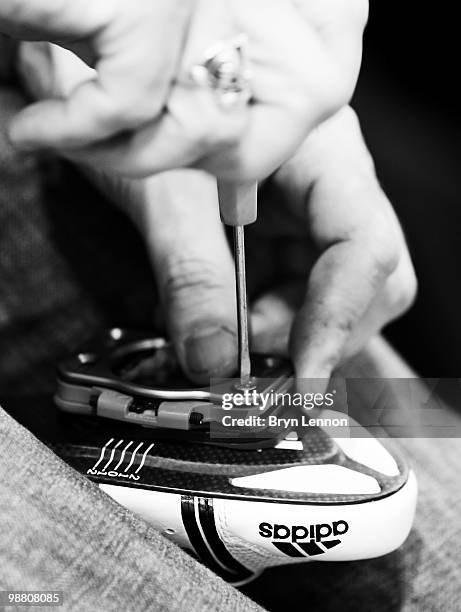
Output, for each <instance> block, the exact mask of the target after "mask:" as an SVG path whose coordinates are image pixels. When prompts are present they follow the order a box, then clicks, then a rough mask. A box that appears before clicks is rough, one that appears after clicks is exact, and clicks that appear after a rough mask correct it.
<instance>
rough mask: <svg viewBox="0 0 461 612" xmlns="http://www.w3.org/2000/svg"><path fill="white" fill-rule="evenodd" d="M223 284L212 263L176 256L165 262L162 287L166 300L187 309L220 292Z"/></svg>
mask: <svg viewBox="0 0 461 612" xmlns="http://www.w3.org/2000/svg"><path fill="white" fill-rule="evenodd" d="M223 283H224V280H223V278H222V275H221V276H220V275H219V273H218V270H217V269H216V267H215V266H214V265H213V263H211V262H208V261H204V260H203V259H201V258H187V257H185V256H178V257H176V258H174V259H171V260H170V261H169V262H167V265H166V271H165V273H164V278H163V282H162V285H163V290H164V293H165V295H166V298H167V300H169V301H170V302H173V303H175V304H180V305H184V307H185V308H187V307H189V306H190V305H191V304H192V305H194V304H197V303H201V302H202V301H203V300H204V299H206V296H210V294H211V295H214V296H216V294H217V293H219V292H222V290H223V289H224V284H223Z"/></svg>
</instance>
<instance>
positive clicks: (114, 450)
mask: <svg viewBox="0 0 461 612" xmlns="http://www.w3.org/2000/svg"><path fill="white" fill-rule="evenodd" d="M114 442H115V440H114V438H111V439H110V440H109V441H108V442H107V443H106V444H105V445H104V446H103V447H102V449H101V454H100V455H99V459H98V460H97V461H96V463H95V464H94V465H93V467H92V468H90V469H89V470H87V471H86V473H87V474H88V475H90V476H106V477H109V478H124V479H126V480H139V479H140V478H141V476H140V475H139V472H140V471H141V470H142V468H143V467H144V463H145V461H146V457H147V456H148V454H149V452H150V450H151V449H152V448H153V446H154V444H151V445H150V446H148V447H147V448H146V449H144V442H140V443H139V444H138V445H137V446H136V447H135V448H134V442H133V441H130V442H128V443H127V444H126V445H125V446H124V445H123V444H124V442H123V440H119V441H118V442H117V443H115V444H113V443H114ZM146 446H147V445H146ZM106 451H107V454H106Z"/></svg>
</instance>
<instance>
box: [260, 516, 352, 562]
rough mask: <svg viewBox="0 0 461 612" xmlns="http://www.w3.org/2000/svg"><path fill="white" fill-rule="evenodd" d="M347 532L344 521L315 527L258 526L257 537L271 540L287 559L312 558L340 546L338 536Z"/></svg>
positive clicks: (347, 526)
mask: <svg viewBox="0 0 461 612" xmlns="http://www.w3.org/2000/svg"><path fill="white" fill-rule="evenodd" d="M348 531H349V525H348V524H347V523H346V521H334V522H333V523H319V524H316V525H292V526H291V527H288V526H287V525H279V524H274V525H272V524H271V523H260V524H259V535H260V536H261V537H262V538H271V539H272V544H273V545H274V546H275V548H277V550H279V551H280V552H282V553H283V554H285V555H287V556H288V557H313V556H315V555H322V554H323V553H326V552H327V550H330V549H331V548H334V547H335V546H338V544H341V540H340V539H339V538H338V536H342V535H344V534H345V533H347V532H348Z"/></svg>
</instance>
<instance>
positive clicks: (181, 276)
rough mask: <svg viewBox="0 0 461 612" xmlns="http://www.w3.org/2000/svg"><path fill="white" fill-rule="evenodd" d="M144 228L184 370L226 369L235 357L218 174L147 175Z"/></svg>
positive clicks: (201, 377)
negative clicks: (217, 180)
mask: <svg viewBox="0 0 461 612" xmlns="http://www.w3.org/2000/svg"><path fill="white" fill-rule="evenodd" d="M144 197H145V200H146V202H147V203H148V206H145V207H144V208H143V210H144V213H143V214H144V217H143V221H142V226H143V234H144V236H145V239H146V241H147V246H148V249H149V252H150V256H151V259H152V263H153V267H154V270H155V273H156V278H157V283H158V287H159V293H160V295H161V298H162V301H163V307H164V312H165V315H166V318H167V323H168V327H169V331H170V335H171V338H172V340H173V342H174V346H175V348H176V351H177V354H178V357H179V359H180V361H181V364H182V365H183V367H184V369H185V371H186V373H187V374H188V375H189V377H190V378H191V379H192V380H194V381H196V382H199V383H207V382H209V379H210V377H221V376H230V375H233V374H234V373H235V369H236V364H237V335H236V305H235V291H234V287H235V279H234V269H233V262H232V256H231V253H230V250H229V247H228V244H227V241H226V238H225V235H224V231H223V226H222V224H221V222H220V218H219V210H218V204H217V190H216V181H214V180H213V179H212V178H211V177H208V176H207V175H205V174H203V173H199V172H194V171H180V172H178V171H177V172H172V173H168V174H164V175H160V176H158V177H154V178H152V179H149V180H148V181H147V182H146V190H145V196H144Z"/></svg>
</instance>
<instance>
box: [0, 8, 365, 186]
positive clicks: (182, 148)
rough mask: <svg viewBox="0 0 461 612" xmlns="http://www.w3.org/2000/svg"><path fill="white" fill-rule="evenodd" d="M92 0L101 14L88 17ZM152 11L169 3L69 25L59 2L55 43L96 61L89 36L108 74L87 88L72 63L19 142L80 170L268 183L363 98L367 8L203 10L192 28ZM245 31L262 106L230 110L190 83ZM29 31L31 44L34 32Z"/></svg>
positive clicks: (20, 127)
mask: <svg viewBox="0 0 461 612" xmlns="http://www.w3.org/2000/svg"><path fill="white" fill-rule="evenodd" d="M42 1H43V0H22V1H20V0H15V1H13V0H3V2H2V7H1V8H0V16H1V15H2V13H3V14H4V15H5V14H6V15H7V14H8V6H10V5H12V6H18V5H24V6H26V5H27V6H29V5H31V6H32V5H39V4H40V5H41V4H42ZM86 2H88V3H90V5H89V6H90V8H88V10H87V11H86V12H85V11H84V10H83V5H85V3H86ZM147 4H148V5H149V6H151V5H152V6H157V4H158V3H154V4H152V3H147V0H145V1H141V2H137V3H136V6H134V5H131V4H130V5H127V4H126V3H123V2H121V0H120V1H118V2H117V1H116V0H110V1H109V0H107V2H105V3H104V5H105V6H106V5H107V6H109V7H110V8H111V10H110V11H109V10H108V9H104V14H103V15H102V16H101V14H100V13H101V9H98V10H97V11H96V9H95V6H96V5H97V6H99V3H96V5H95V3H94V2H91V1H90V0H78V2H75V3H73V4H72V7H73V8H72V16H69V15H66V11H65V10H63V6H64V7H65V6H66V5H65V4H63V0H61V2H58V0H55V2H54V3H53V5H56V6H57V5H59V9H60V12H59V13H58V17H59V18H58V17H57V16H56V15H54V13H51V17H50V16H49V15H47V17H48V21H49V22H50V23H53V27H52V28H51V26H50V28H51V30H52V32H51V31H50V35H49V36H48V37H49V38H51V39H52V40H55V41H57V42H58V43H60V44H61V45H64V46H66V47H67V48H71V49H72V50H73V51H76V52H77V53H78V54H79V55H80V57H81V58H83V59H85V57H86V55H85V53H82V45H81V44H80V42H79V44H78V45H77V46H76V45H75V43H72V40H75V39H76V38H78V39H79V41H80V39H82V38H83V40H84V42H85V51H87V48H88V47H90V51H92V55H93V56H94V55H95V51H96V52H97V53H96V62H94V59H95V58H94V57H93V58H91V59H92V61H91V62H90V63H91V65H95V67H96V73H95V72H94V71H92V70H90V69H89V67H88V65H85V66H80V67H77V68H76V69H75V71H76V72H79V74H80V81H79V84H78V85H76V84H75V82H73V80H72V77H70V78H69V75H71V74H72V72H73V71H74V70H73V69H71V68H69V65H70V64H71V63H72V62H73V63H76V62H77V59H78V58H76V56H74V57H73V58H71V57H70V56H67V59H66V62H67V67H66V68H65V69H63V70H58V71H57V72H58V73H59V78H55V79H54V85H55V88H54V99H49V94H48V95H46V96H45V97H46V98H47V100H46V101H45V102H41V103H39V104H38V105H33V106H32V107H30V108H29V109H27V110H26V111H25V112H24V113H23V114H22V115H21V116H20V117H18V118H17V120H16V121H15V123H14V125H13V127H12V132H11V133H12V138H13V140H14V142H16V144H20V145H22V146H27V147H30V148H33V147H37V146H46V147H53V148H55V149H57V150H59V151H60V152H61V153H63V154H65V155H66V156H67V157H69V158H71V159H73V160H75V161H78V162H83V163H87V164H91V165H92V166H95V167H98V168H100V169H103V170H105V171H108V172H111V173H113V172H117V173H120V174H123V175H129V176H133V177H135V176H136V177H139V176H148V175H151V174H153V173H157V172H160V171H163V170H168V169H173V168H180V167H191V168H200V169H205V170H207V171H208V172H211V173H213V174H215V175H216V176H219V177H221V178H227V179H236V180H250V179H259V178H262V177H265V176H267V175H269V174H270V173H271V172H272V171H273V170H274V169H276V168H277V167H278V166H280V164H281V163H282V162H283V161H285V160H286V159H287V158H288V157H290V156H291V155H292V154H293V153H294V151H295V150H296V149H297V148H298V147H299V146H300V144H301V142H302V141H303V140H304V139H305V137H306V135H307V134H308V133H309V132H310V131H311V130H312V128H314V127H315V126H316V125H318V123H320V122H321V121H323V120H324V119H325V118H326V117H328V116H330V115H332V114H334V113H335V112H336V111H337V110H339V108H341V107H342V106H343V105H344V104H346V103H347V101H348V100H349V98H350V96H351V95H352V92H353V89H354V86H355V82H356V79H357V74H358V69H359V65H360V59H361V39H362V32H363V28H364V26H365V23H366V19H367V9H368V3H367V2H366V0H352V1H351V0H297V1H294V0H293V1H292V2H286V0H252V2H248V1H247V0H227V1H224V0H197V2H196V5H195V7H194V10H193V11H189V13H188V15H184V14H181V19H179V18H178V19H176V17H175V13H174V10H175V9H174V7H176V10H178V7H177V6H176V5H177V4H178V3H176V4H174V7H173V8H171V10H168V11H167V9H166V8H165V6H163V4H162V7H163V11H164V12H163V14H157V13H156V9H154V8H151V9H150V13H149V11H148V9H147V8H146V6H147ZM167 4H168V3H167ZM181 4H182V5H183V4H184V3H181ZM186 4H187V5H189V4H190V3H186ZM138 5H139V7H138ZM168 6H169V4H168ZM90 9H91V10H90ZM69 10H70V9H69ZM159 10H160V9H159ZM80 12H81V14H82V15H83V14H85V15H87V14H88V15H89V17H86V18H85V27H83V26H79V28H78V31H72V32H71V33H70V34H69V32H68V30H67V29H66V28H69V23H70V21H71V17H72V23H79V21H81V18H80V19H79V18H78V15H79V14H80ZM10 13H11V10H10ZM37 13H38V16H37ZM183 13H186V11H185V10H184V11H183ZM188 16H191V19H190V23H188V25H187V27H188V36H187V40H186V42H185V45H184V48H183V49H182V50H181V53H178V48H177V46H176V47H174V48H173V50H172V51H171V49H170V48H171V40H175V41H177V40H179V39H180V40H183V37H181V32H182V30H183V29H184V22H185V21H186V19H187V17H188ZM42 17H43V9H42V13H41V14H40V12H39V11H37V10H36V11H35V12H34V14H33V19H32V17H28V21H27V20H25V19H23V21H25V22H26V24H27V25H28V31H30V30H31V28H32V31H33V32H34V33H35V28H39V29H40V27H41V28H42V29H43V26H42V25H41V19H42ZM90 17H91V19H90ZM167 18H170V21H173V22H174V23H175V24H176V21H178V24H179V25H177V26H176V25H175V27H176V29H175V28H174V27H173V26H172V25H171V24H170V26H169V28H166V30H165V32H163V31H162V36H161V37H160V38H158V37H157V30H158V29H159V27H160V24H163V23H164V22H165V21H167ZM0 19H1V17H0ZM53 19H54V20H57V23H54V21H53ZM88 20H90V21H91V27H89V25H88V23H87V22H88ZM140 20H141V21H142V23H141V24H139V23H138V21H140ZM167 22H168V21H167ZM179 22H180V23H179ZM3 23H4V24H5V18H4V19H3ZM168 23H169V22H168ZM10 25H11V20H10ZM0 27H1V21H0ZM3 29H7V28H6V26H5V25H4V26H3ZM74 29H75V28H74ZM55 32H57V33H58V34H55ZM94 32H97V35H96V34H94ZM242 32H244V33H246V34H247V35H248V39H249V47H248V55H249V60H250V69H251V73H252V93H253V101H252V104H251V105H250V106H248V107H245V108H242V109H241V110H236V111H235V112H227V111H224V110H223V109H221V108H220V107H219V105H218V104H217V102H216V99H215V96H214V94H213V92H212V91H211V90H210V89H209V88H207V87H205V86H193V85H191V84H190V83H188V82H187V78H188V73H189V71H190V69H191V67H192V66H194V65H196V64H197V63H200V62H201V61H202V60H203V56H204V54H205V52H206V51H207V50H208V49H209V48H210V47H211V46H212V45H213V44H215V43H216V42H217V41H220V40H222V41H228V40H230V39H232V38H234V37H235V35H236V34H239V33H242ZM19 33H20V34H22V35H24V27H23V28H22V29H21V30H20V32H19ZM41 36H42V37H43V34H41ZM146 37H148V41H146V40H145V39H146ZM63 38H64V42H62V39H63ZM69 38H70V42H69ZM133 41H134V42H133ZM179 56H180V57H179ZM153 57H155V58H157V59H156V62H154V63H153V62H152V59H151V58H153ZM164 57H171V58H172V59H171V61H172V62H174V66H175V70H174V72H175V74H174V75H173V74H172V64H170V63H168V66H166V67H164V66H163V65H162V61H161V60H160V59H159V58H164ZM61 59H62V58H61ZM159 74H161V77H162V78H161V79H160V80H161V83H160V86H159V88H158V91H157V90H156V84H157V81H158V78H159V77H158V75H159ZM173 76H174V77H175V78H173ZM166 89H168V90H169V91H168V96H167V100H166V99H165V92H166ZM52 98H53V96H52ZM164 102H165V106H164V109H163V111H164V112H163V113H162V114H161V115H160V114H159V111H160V109H161V108H162V103H164Z"/></svg>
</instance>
